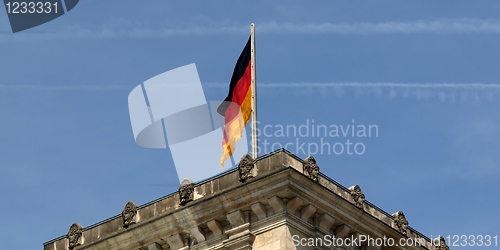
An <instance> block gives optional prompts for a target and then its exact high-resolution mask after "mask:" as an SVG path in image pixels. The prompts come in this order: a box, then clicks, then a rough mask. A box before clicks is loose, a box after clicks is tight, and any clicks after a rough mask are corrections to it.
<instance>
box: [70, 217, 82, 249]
mask: <svg viewBox="0 0 500 250" xmlns="http://www.w3.org/2000/svg"><path fill="white" fill-rule="evenodd" d="M82 230H83V227H82V225H80V224H79V223H78V222H75V223H73V224H71V226H70V227H69V231H68V241H69V249H73V248H75V247H76V246H79V245H81V244H82Z"/></svg>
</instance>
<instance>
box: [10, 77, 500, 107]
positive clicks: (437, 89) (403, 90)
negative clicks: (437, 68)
mask: <svg viewBox="0 0 500 250" xmlns="http://www.w3.org/2000/svg"><path fill="white" fill-rule="evenodd" d="M203 86H205V87H208V88H223V89H226V88H227V87H228V83H225V82H205V83H203ZM169 87H171V88H176V87H182V85H179V86H177V85H172V86H169ZM0 89H4V90H35V91H36V90H50V91H117V90H120V91H121V90H124V91H129V90H131V89H132V87H131V86H127V85H23V84H17V85H6V84H0ZM257 89H289V90H290V91H294V90H295V91H296V92H297V93H300V94H304V95H307V94H313V93H317V92H319V93H320V94H321V95H322V96H331V95H335V96H338V97H341V96H345V95H354V96H355V97H359V96H376V97H378V98H385V99H395V98H415V99H417V100H429V99H439V100H440V101H442V102H451V103H453V102H464V101H475V102H479V101H482V100H487V101H494V100H498V99H500V84H499V83H394V82H310V83H308V82H288V83H287V82H258V83H257ZM263 93H265V94H269V93H272V94H275V93H277V92H276V91H273V92H266V91H263Z"/></svg>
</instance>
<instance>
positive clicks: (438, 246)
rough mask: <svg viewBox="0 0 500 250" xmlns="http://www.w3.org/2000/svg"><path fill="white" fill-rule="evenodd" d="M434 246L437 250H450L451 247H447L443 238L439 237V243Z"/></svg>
mask: <svg viewBox="0 0 500 250" xmlns="http://www.w3.org/2000/svg"><path fill="white" fill-rule="evenodd" d="M434 244H435V246H436V249H437V250H450V247H448V245H446V241H445V240H444V238H443V236H439V243H437V242H435V243H434Z"/></svg>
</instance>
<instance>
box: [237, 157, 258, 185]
mask: <svg viewBox="0 0 500 250" xmlns="http://www.w3.org/2000/svg"><path fill="white" fill-rule="evenodd" d="M254 166H255V161H254V159H253V158H252V157H251V156H250V155H248V154H245V155H244V156H242V157H241V160H240V163H238V171H239V172H240V182H245V181H247V180H248V179H250V178H252V177H253V173H252V172H253V171H252V170H253V168H254Z"/></svg>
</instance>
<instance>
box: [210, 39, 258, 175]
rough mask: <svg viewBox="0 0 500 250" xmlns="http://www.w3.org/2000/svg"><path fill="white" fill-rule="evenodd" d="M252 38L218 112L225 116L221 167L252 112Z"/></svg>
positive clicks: (229, 155) (237, 65)
mask: <svg viewBox="0 0 500 250" xmlns="http://www.w3.org/2000/svg"><path fill="white" fill-rule="evenodd" d="M251 67H252V62H251V38H249V39H248V42H247V44H246V45H245V48H244V49H243V51H242V52H241V54H240V56H239V58H238V61H237V62H236V66H235V67H234V71H233V75H232V77H231V82H230V84H229V93H228V95H227V97H226V99H224V102H222V104H221V105H220V106H219V107H218V108H217V112H218V113H219V114H221V115H223V116H224V136H223V139H222V157H221V159H220V163H221V167H223V166H224V161H225V160H226V159H227V158H229V157H231V155H232V154H233V152H234V149H235V147H236V141H237V140H239V139H240V138H241V136H242V133H243V130H245V126H246V124H247V123H248V121H249V120H250V115H251V112H252V88H251V83H252V72H251Z"/></svg>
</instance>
